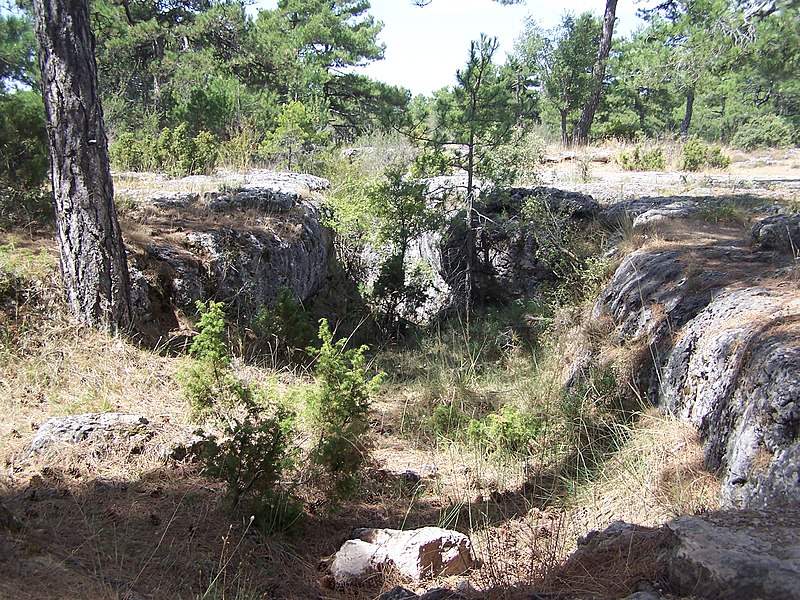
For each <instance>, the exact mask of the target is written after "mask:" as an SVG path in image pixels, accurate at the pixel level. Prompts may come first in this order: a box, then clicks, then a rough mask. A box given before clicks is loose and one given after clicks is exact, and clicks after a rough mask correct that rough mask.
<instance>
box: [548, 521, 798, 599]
mask: <svg viewBox="0 0 800 600" xmlns="http://www.w3.org/2000/svg"><path fill="white" fill-rule="evenodd" d="M551 581H552V582H553V583H551V584H550V585H549V586H548V588H547V589H544V590H537V591H542V592H545V591H546V592H556V593H557V594H561V593H567V594H569V592H570V591H573V592H574V591H575V590H576V589H580V591H581V592H582V594H581V597H584V596H588V595H591V593H592V592H593V591H595V590H596V591H597V592H599V593H601V594H602V595H603V596H604V597H608V596H609V595H611V594H614V593H616V595H617V597H620V598H621V597H623V596H624V595H626V594H630V593H631V592H633V591H634V589H635V587H636V586H637V584H640V583H641V582H642V581H646V582H650V583H652V584H656V585H657V586H658V587H659V588H661V589H664V590H665V591H668V592H671V593H673V594H679V595H681V596H691V597H693V598H695V597H701V598H709V599H722V598H731V599H733V598H735V599H736V600H757V599H761V598H785V599H787V600H797V599H800V512H798V510H797V508H782V509H773V510H763V511H757V510H731V511H724V512H717V513H710V514H706V515H698V516H688V517H680V518H678V519H675V520H673V521H670V522H668V523H667V524H666V525H664V526H662V527H658V528H652V527H642V526H638V525H629V524H627V523H623V522H621V521H618V522H616V523H613V524H612V525H611V526H609V527H608V528H607V529H605V530H604V531H600V532H593V533H591V534H589V535H587V536H586V537H585V538H584V539H582V540H580V541H579V543H578V549H577V550H576V551H575V552H574V553H573V554H572V555H571V556H570V557H569V558H568V559H567V560H566V561H565V562H564V564H562V565H561V566H559V567H557V568H556V571H555V573H554V574H553V577H552V578H551ZM559 597H561V596H559ZM647 597H650V598H652V597H656V598H660V597H661V595H660V594H652V593H648V595H647Z"/></svg>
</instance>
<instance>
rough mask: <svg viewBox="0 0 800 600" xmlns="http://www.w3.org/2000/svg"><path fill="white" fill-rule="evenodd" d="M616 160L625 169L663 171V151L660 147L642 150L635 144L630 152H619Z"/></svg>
mask: <svg viewBox="0 0 800 600" xmlns="http://www.w3.org/2000/svg"><path fill="white" fill-rule="evenodd" d="M618 160H619V164H620V165H621V166H622V168H623V169H625V170H626V171H663V170H664V166H665V163H664V151H663V150H662V149H661V148H651V149H650V150H644V149H643V148H642V147H641V146H636V148H634V149H633V153H632V154H631V153H628V152H621V153H620V155H619V159H618Z"/></svg>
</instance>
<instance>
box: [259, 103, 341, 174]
mask: <svg viewBox="0 0 800 600" xmlns="http://www.w3.org/2000/svg"><path fill="white" fill-rule="evenodd" d="M324 121H325V115H324V114H323V110H322V109H321V108H320V107H316V106H307V105H306V104H303V103H302V102H300V101H297V100H292V101H291V102H289V103H288V104H284V105H283V106H281V108H280V112H279V113H278V124H277V127H276V128H275V129H274V130H273V131H271V132H269V133H267V135H266V137H265V138H264V141H263V142H262V143H261V146H260V147H259V154H260V155H261V156H262V157H264V158H265V159H266V160H269V161H272V162H274V163H275V165H276V166H278V167H280V168H285V169H287V170H289V171H291V170H302V169H306V170H310V169H308V166H309V159H310V156H311V154H312V153H313V152H314V151H315V150H317V149H319V148H322V147H324V146H326V145H327V143H328V139H329V137H330V135H329V133H328V132H327V131H326V130H325V124H324Z"/></svg>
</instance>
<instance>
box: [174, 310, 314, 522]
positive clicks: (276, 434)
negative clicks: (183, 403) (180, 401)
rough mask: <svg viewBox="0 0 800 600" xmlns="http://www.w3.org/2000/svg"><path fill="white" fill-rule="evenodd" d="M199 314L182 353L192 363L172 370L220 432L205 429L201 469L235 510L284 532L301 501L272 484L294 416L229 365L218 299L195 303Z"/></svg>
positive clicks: (289, 452)
mask: <svg viewBox="0 0 800 600" xmlns="http://www.w3.org/2000/svg"><path fill="white" fill-rule="evenodd" d="M197 311H198V313H199V314H200V319H199V320H198V323H197V328H198V330H199V331H198V333H197V335H195V337H194V340H193V341H192V345H191V347H190V348H189V354H190V355H191V356H192V358H193V363H192V364H191V365H189V366H187V367H184V368H183V369H182V370H181V371H180V372H179V373H178V376H177V378H178V381H179V382H180V383H181V384H182V385H183V387H184V394H185V395H186V397H187V399H188V400H189V402H190V404H191V406H192V409H193V412H194V413H195V415H196V416H212V417H214V418H215V419H214V420H215V421H217V422H219V423H221V424H222V432H221V434H222V435H217V434H214V433H204V434H203V436H202V437H203V438H204V440H205V445H204V450H203V455H202V460H203V464H204V470H203V472H204V474H205V475H206V476H209V477H213V478H215V479H219V480H221V481H224V482H225V483H226V484H227V486H228V493H229V496H230V499H231V502H232V504H233V506H234V507H238V506H239V505H240V504H241V503H242V502H243V501H247V502H248V503H249V510H250V511H251V514H252V515H253V517H254V522H255V524H256V526H257V527H259V528H261V529H262V530H263V531H265V532H276V531H285V530H287V529H289V528H290V527H291V526H292V525H293V524H294V523H295V522H296V521H297V520H298V519H299V517H300V514H301V512H302V506H301V504H300V503H299V502H298V501H297V500H295V499H294V497H293V496H292V495H291V493H289V492H288V491H286V490H285V489H283V488H282V487H281V486H280V485H279V484H280V481H281V478H282V475H283V474H284V473H285V472H287V471H288V470H289V469H291V468H292V467H293V466H294V465H295V460H296V456H297V450H296V449H295V448H293V447H291V440H292V437H293V435H294V417H293V415H292V414H290V413H289V412H288V411H287V410H285V409H284V408H282V407H280V406H276V405H274V404H273V403H272V402H270V401H269V400H268V399H266V397H265V394H264V392H263V390H260V389H256V388H254V387H253V386H251V385H249V384H247V383H245V382H243V381H242V380H240V379H239V378H238V377H237V376H236V374H235V373H234V372H233V370H232V369H231V367H230V360H231V359H230V353H229V351H228V346H227V344H226V341H225V328H226V324H225V313H224V305H223V303H221V302H214V301H213V300H211V301H209V302H208V304H206V303H204V302H200V301H198V302H197Z"/></svg>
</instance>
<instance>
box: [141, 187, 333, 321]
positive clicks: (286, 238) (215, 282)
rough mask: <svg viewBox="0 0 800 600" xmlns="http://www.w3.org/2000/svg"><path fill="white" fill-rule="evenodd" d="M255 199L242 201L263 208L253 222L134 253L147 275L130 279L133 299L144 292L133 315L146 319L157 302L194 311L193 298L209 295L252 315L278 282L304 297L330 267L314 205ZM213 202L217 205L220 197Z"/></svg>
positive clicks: (267, 302) (270, 300)
mask: <svg viewBox="0 0 800 600" xmlns="http://www.w3.org/2000/svg"><path fill="white" fill-rule="evenodd" d="M271 193H272V192H270V194H271ZM237 197H238V195H237ZM271 197H274V195H273V196H271ZM281 197H285V198H288V196H281ZM253 198H254V199H253ZM258 198H259V196H258V195H254V196H253V197H252V198H251V200H252V205H248V206H247V210H250V211H251V212H254V211H255V212H258V214H260V215H261V216H260V217H257V218H256V223H257V224H256V225H255V226H248V227H242V228H241V229H239V228H233V227H218V228H213V229H206V228H204V229H194V230H189V231H187V232H185V233H183V234H182V235H183V239H184V242H183V243H182V244H174V245H167V244H165V243H158V244H156V243H154V244H151V245H150V246H149V247H147V249H146V254H145V255H144V256H141V257H138V260H137V267H138V270H139V271H141V272H142V273H144V274H145V275H144V276H142V277H138V278H136V279H135V280H134V282H133V283H134V286H133V287H134V288H135V293H136V295H137V298H142V299H145V301H143V302H138V303H137V306H139V305H141V306H140V308H139V309H138V310H137V317H138V318H137V321H138V322H142V321H147V320H148V314H149V313H150V312H152V307H153V305H154V304H157V303H158V302H166V303H169V304H173V305H176V306H177V307H179V308H181V309H184V310H186V309H190V310H191V309H193V308H194V304H195V302H196V301H197V300H204V301H205V300H207V299H208V298H214V299H216V300H219V301H224V302H226V303H228V305H229V308H231V309H232V310H234V311H238V312H240V313H246V314H254V313H255V312H257V310H258V308H260V307H261V306H272V305H274V304H275V302H276V301H277V298H278V295H279V293H280V290H281V289H282V288H283V287H287V288H289V290H290V291H291V292H292V295H293V296H294V297H295V298H296V299H299V300H300V301H302V302H305V301H307V300H308V299H309V298H311V296H313V295H314V293H316V292H317V291H318V290H319V289H320V287H321V286H322V285H323V284H324V283H325V280H326V278H327V274H328V257H329V244H330V241H329V237H328V234H327V233H326V232H325V231H324V230H323V228H322V226H321V224H320V222H319V213H318V210H317V208H316V206H314V205H313V204H312V203H308V202H306V201H305V200H292V201H291V202H292V203H293V208H292V209H291V210H285V211H284V209H283V208H281V209H280V210H279V211H278V214H277V215H275V214H273V215H272V216H267V214H266V212H265V211H266V210H267V209H266V208H264V205H263V203H262V204H259V203H261V202H262V201H263V202H266V200H264V199H263V198H262V199H261V200H259V199H258ZM251 200H247V201H246V202H245V204H247V203H248V202H251ZM215 202H216V205H217V207H218V208H219V207H220V206H221V201H215ZM212 204H213V203H212ZM256 206H260V208H255V207H256ZM274 206H277V205H273V208H274ZM219 209H220V210H222V209H221V208H219ZM276 210H277V209H276Z"/></svg>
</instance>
